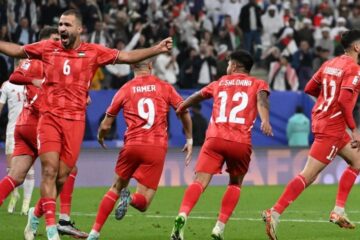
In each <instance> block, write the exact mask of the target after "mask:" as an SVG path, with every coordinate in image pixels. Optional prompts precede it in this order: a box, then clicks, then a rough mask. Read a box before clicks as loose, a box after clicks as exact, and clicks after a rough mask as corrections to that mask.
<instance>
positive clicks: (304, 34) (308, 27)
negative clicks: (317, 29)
mask: <svg viewBox="0 0 360 240" xmlns="http://www.w3.org/2000/svg"><path fill="white" fill-rule="evenodd" d="M302 23H303V25H302V27H301V28H300V29H299V31H298V32H297V36H296V39H295V41H296V44H297V45H299V44H300V42H301V41H307V42H308V43H309V45H310V47H314V45H315V40H314V29H313V28H312V22H311V20H310V19H309V18H304V19H303V21H302Z"/></svg>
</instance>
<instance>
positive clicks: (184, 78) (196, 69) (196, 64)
mask: <svg viewBox="0 0 360 240" xmlns="http://www.w3.org/2000/svg"><path fill="white" fill-rule="evenodd" d="M186 51H188V54H187V55H188V57H187V58H186V60H185V61H184V63H183V65H182V66H181V69H180V77H179V78H180V80H179V85H180V87H181V88H195V87H196V85H197V80H198V78H199V74H200V66H201V62H202V60H201V59H200V57H199V56H198V55H197V51H196V50H195V49H194V48H190V49H188V50H186Z"/></svg>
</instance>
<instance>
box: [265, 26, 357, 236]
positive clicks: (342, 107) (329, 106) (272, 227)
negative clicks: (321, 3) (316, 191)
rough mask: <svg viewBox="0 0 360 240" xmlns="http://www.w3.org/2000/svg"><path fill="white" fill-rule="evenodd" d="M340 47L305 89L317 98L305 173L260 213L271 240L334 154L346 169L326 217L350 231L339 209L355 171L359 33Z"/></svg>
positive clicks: (346, 35) (352, 32) (344, 37)
mask: <svg viewBox="0 0 360 240" xmlns="http://www.w3.org/2000/svg"><path fill="white" fill-rule="evenodd" d="M341 44H342V46H343V48H344V49H345V53H344V54H343V55H341V56H339V57H336V58H333V59H331V60H328V61H327V62H325V63H324V64H323V65H322V66H321V67H320V69H319V70H318V71H317V72H316V73H315V75H314V76H313V77H312V79H311V80H310V81H309V82H308V83H307V85H306V87H305V92H306V93H307V94H310V95H312V96H314V97H317V101H316V103H315V106H314V107H313V111H312V131H313V133H314V136H315V140H314V143H313V144H312V146H311V148H310V152H309V156H308V160H307V163H306V165H305V167H304V169H303V170H302V171H301V172H300V174H299V175H298V176H297V177H295V178H294V179H293V180H291V181H290V182H289V183H288V185H287V186H286V188H285V190H284V192H283V193H282V195H281V196H280V198H279V199H278V201H277V202H276V203H275V205H274V206H273V207H272V208H271V209H267V210H265V211H264V212H263V213H262V216H263V219H264V221H265V223H266V233H267V235H268V236H269V238H270V239H272V240H274V239H277V237H276V228H277V225H278V223H279V217H280V215H281V214H282V213H283V212H284V211H285V209H286V208H287V207H288V206H289V204H290V203H292V202H293V201H295V200H296V198H297V197H298V196H299V195H300V194H301V193H302V191H303V190H304V189H305V188H306V187H307V186H309V185H310V184H311V183H312V182H313V181H314V180H315V179H316V177H317V176H318V174H319V173H320V172H321V171H322V170H323V169H324V168H325V167H326V166H327V165H328V164H329V163H331V162H332V161H333V160H334V158H335V156H336V155H339V156H341V157H342V158H343V159H344V160H345V161H346V162H347V163H348V164H349V167H348V168H347V169H346V170H345V171H344V173H343V175H342V177H341V179H340V182H339V191H338V195H337V201H336V206H335V208H334V210H333V211H332V212H331V214H330V221H331V222H333V223H335V224H338V225H339V226H340V227H343V228H354V227H355V226H354V224H353V223H351V222H350V220H349V219H348V218H347V216H346V214H345V210H344V206H345V202H346V200H347V197H348V194H349V192H350V190H351V187H352V185H353V184H354V182H355V179H356V177H357V175H358V174H359V169H360V158H359V154H358V151H357V150H356V149H355V148H358V147H359V142H360V135H359V132H358V130H357V129H356V125H355V121H354V119H353V116H352V111H353V108H354V105H355V102H356V99H357V97H358V91H359V89H360V86H359V84H360V81H359V77H360V68H359V66H358V59H359V56H360V30H350V31H347V32H345V33H344V34H343V35H342V38H341ZM346 126H348V127H349V128H350V129H351V137H350V136H349V134H348V133H347V132H346ZM351 140H353V143H351ZM352 145H353V146H352Z"/></svg>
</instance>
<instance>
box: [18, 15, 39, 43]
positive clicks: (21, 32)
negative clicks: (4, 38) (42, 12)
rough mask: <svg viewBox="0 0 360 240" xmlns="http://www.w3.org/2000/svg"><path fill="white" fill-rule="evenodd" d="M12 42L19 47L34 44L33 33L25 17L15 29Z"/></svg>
mask: <svg viewBox="0 0 360 240" xmlns="http://www.w3.org/2000/svg"><path fill="white" fill-rule="evenodd" d="M12 40H13V41H14V42H16V43H19V44H20V45H25V44H29V43H32V42H35V40H36V39H35V32H34V31H33V30H32V29H31V28H30V26H29V20H28V19H27V18H26V17H22V18H21V19H20V24H18V25H17V26H16V28H15V31H14V32H13V34H12Z"/></svg>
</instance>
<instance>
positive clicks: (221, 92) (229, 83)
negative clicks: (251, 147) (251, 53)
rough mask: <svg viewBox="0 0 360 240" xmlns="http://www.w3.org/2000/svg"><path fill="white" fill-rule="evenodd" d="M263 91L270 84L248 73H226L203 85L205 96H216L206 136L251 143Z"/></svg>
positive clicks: (267, 90)
mask: <svg viewBox="0 0 360 240" xmlns="http://www.w3.org/2000/svg"><path fill="white" fill-rule="evenodd" d="M260 91H266V92H268V93H269V92H270V90H269V85H268V84H267V83H266V82H265V81H263V80H260V79H257V78H255V77H251V76H249V75H247V74H232V75H225V76H223V77H221V78H220V79H219V80H218V81H215V82H212V83H210V84H209V85H207V86H206V87H204V88H203V89H201V90H200V93H201V95H202V96H203V97H205V98H211V97H213V98H214V104H213V111H212V115H211V120H210V123H209V126H208V129H207V132H206V139H208V138H213V137H215V138H222V139H225V140H229V141H234V142H240V143H246V144H251V128H252V127H253V124H254V122H255V119H256V116H257V94H258V93H259V92H260Z"/></svg>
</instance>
